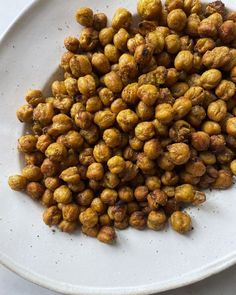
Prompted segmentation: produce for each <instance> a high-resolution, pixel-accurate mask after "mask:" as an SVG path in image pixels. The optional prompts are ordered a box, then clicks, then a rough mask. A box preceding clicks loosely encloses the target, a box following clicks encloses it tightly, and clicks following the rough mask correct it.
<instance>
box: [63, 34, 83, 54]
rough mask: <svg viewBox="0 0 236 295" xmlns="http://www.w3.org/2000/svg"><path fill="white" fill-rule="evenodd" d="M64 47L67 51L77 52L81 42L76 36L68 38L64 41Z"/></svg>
mask: <svg viewBox="0 0 236 295" xmlns="http://www.w3.org/2000/svg"><path fill="white" fill-rule="evenodd" d="M64 45H65V47H66V49H67V50H69V51H72V52H76V51H77V50H78V49H79V45H80V43H79V40H78V39H77V38H76V37H75V36H68V37H66V38H65V39H64Z"/></svg>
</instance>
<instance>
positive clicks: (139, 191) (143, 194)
mask: <svg viewBox="0 0 236 295" xmlns="http://www.w3.org/2000/svg"><path fill="white" fill-rule="evenodd" d="M147 195H148V188H147V186H144V185H143V186H137V187H136V188H135V190H134V197H135V199H136V200H137V201H138V202H143V201H146V200H147Z"/></svg>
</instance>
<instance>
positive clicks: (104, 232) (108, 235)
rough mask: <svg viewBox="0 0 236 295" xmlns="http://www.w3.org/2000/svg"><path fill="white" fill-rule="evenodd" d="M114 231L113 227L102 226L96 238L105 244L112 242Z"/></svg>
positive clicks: (114, 236) (114, 235)
mask: <svg viewBox="0 0 236 295" xmlns="http://www.w3.org/2000/svg"><path fill="white" fill-rule="evenodd" d="M115 238H116V233H115V230H114V228H113V227H111V226H103V227H102V228H101V229H100V230H99V232H98V235H97V239H98V240H99V241H100V242H102V243H105V244H112V243H113V242H114V241H115Z"/></svg>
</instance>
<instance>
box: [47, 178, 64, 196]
mask: <svg viewBox="0 0 236 295" xmlns="http://www.w3.org/2000/svg"><path fill="white" fill-rule="evenodd" d="M44 185H45V187H46V188H47V189H49V190H50V191H53V192H54V191H55V189H56V188H58V187H59V186H60V185H61V182H60V179H59V177H52V176H49V177H46V178H45V179H44Z"/></svg>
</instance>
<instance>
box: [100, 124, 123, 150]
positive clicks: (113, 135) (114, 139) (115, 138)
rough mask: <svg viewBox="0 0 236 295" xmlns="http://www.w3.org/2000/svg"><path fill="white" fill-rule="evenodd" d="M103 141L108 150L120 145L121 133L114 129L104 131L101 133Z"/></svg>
mask: <svg viewBox="0 0 236 295" xmlns="http://www.w3.org/2000/svg"><path fill="white" fill-rule="evenodd" d="M103 140H104V141H105V143H106V145H107V146H109V147H110V148H115V147H117V146H119V145H120V144H121V140H122V138H121V133H120V131H119V130H118V129H116V128H110V129H106V130H105V131H104V133H103Z"/></svg>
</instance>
